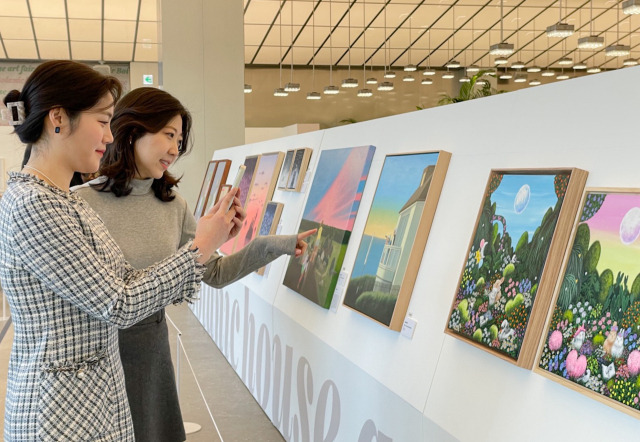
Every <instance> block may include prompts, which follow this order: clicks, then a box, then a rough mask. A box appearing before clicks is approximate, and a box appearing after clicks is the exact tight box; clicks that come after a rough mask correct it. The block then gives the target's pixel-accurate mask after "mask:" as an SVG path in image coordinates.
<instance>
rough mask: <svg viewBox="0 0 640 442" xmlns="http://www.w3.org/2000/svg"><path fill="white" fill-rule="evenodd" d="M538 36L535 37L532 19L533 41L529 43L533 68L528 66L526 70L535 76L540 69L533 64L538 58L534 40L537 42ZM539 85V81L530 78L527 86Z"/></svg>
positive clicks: (534, 22)
mask: <svg viewBox="0 0 640 442" xmlns="http://www.w3.org/2000/svg"><path fill="white" fill-rule="evenodd" d="M537 38H538V36H537V35H536V20H535V18H534V19H533V41H532V42H531V48H532V50H533V60H534V61H533V62H534V65H533V66H529V67H528V68H527V72H529V73H532V74H535V73H538V72H540V71H541V70H542V69H541V68H540V66H538V65H537V64H535V60H536V59H537V58H538V56H537V55H536V40H537ZM539 84H540V80H538V79H537V78H532V79H531V81H529V86H538V85H539Z"/></svg>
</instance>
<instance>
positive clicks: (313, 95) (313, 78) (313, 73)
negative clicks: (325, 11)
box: [307, 0, 322, 100]
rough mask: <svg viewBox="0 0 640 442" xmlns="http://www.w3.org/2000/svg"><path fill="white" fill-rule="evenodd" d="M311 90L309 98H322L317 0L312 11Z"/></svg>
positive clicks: (314, 0) (308, 94)
mask: <svg viewBox="0 0 640 442" xmlns="http://www.w3.org/2000/svg"><path fill="white" fill-rule="evenodd" d="M311 53H312V54H313V55H312V56H311V89H313V90H312V91H311V92H309V93H307V100H320V99H321V98H322V95H320V92H316V91H315V88H316V0H313V10H312V12H311Z"/></svg>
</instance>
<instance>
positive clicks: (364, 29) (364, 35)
mask: <svg viewBox="0 0 640 442" xmlns="http://www.w3.org/2000/svg"><path fill="white" fill-rule="evenodd" d="M366 12H367V5H366V1H365V0H362V81H363V83H365V84H367V82H368V80H367V79H366V78H367V26H366V15H365V14H366ZM373 80H374V81H375V83H377V81H376V79H375V78H374V79H373ZM375 83H374V84H375ZM372 95H373V91H372V90H371V89H369V88H367V87H364V88H362V89H360V90H359V91H358V97H360V98H368V97H371V96H372Z"/></svg>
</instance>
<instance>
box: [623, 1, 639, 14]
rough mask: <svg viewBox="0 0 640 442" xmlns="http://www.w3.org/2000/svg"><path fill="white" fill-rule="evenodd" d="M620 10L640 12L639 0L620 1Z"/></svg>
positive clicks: (630, 12) (632, 12)
mask: <svg viewBox="0 0 640 442" xmlns="http://www.w3.org/2000/svg"><path fill="white" fill-rule="evenodd" d="M622 12H623V13H625V14H640V0H626V1H624V2H622Z"/></svg>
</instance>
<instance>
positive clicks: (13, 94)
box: [3, 89, 20, 106]
mask: <svg viewBox="0 0 640 442" xmlns="http://www.w3.org/2000/svg"><path fill="white" fill-rule="evenodd" d="M3 101H4V104H5V106H6V105H7V103H13V102H14V101H20V91H19V90H17V89H14V90H12V91H9V93H8V94H7V95H6V96H5V97H4V100H3Z"/></svg>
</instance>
